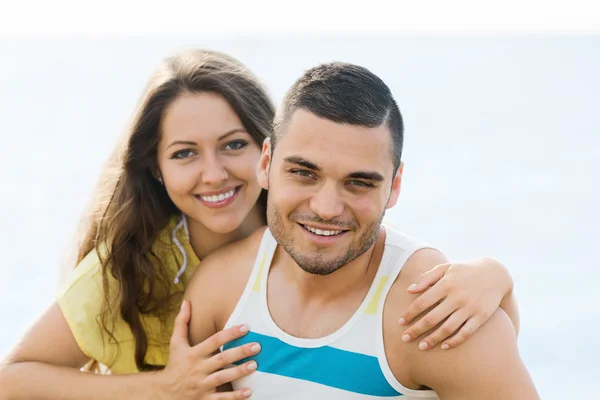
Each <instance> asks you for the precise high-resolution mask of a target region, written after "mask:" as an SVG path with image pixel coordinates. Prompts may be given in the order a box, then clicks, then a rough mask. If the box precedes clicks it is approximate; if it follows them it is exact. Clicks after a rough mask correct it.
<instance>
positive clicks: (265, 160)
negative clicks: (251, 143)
mask: <svg viewBox="0 0 600 400" xmlns="http://www.w3.org/2000/svg"><path fill="white" fill-rule="evenodd" d="M271 150H272V148H271V139H270V138H266V139H265V141H264V142H263V147H262V153H261V154H260V161H259V162H258V167H257V168H256V176H257V178H258V184H259V185H260V187H262V188H263V189H265V190H269V168H270V166H271Z"/></svg>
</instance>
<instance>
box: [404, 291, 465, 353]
mask: <svg viewBox="0 0 600 400" xmlns="http://www.w3.org/2000/svg"><path fill="white" fill-rule="evenodd" d="M454 311H456V308H454V307H452V306H451V305H450V304H449V302H448V301H443V302H441V303H440V304H438V305H437V306H436V307H434V308H433V309H432V310H430V311H429V312H428V313H427V314H425V315H424V316H423V318H421V319H420V320H418V321H417V322H415V324H414V325H413V326H411V327H409V328H408V329H406V330H405V331H404V332H403V333H402V341H404V342H410V341H412V340H415V339H416V338H418V337H419V336H421V335H423V334H425V333H427V332H429V331H430V330H431V329H433V328H434V327H435V326H437V325H438V324H440V323H441V322H442V321H443V320H444V319H446V318H448V316H450V315H451V314H452V313H453V312H454ZM463 322H464V321H463ZM455 330H456V329H455ZM452 332H454V331H452ZM452 332H450V333H452ZM446 337H447V336H446ZM446 337H444V339H445V338H446ZM426 348H427V347H426ZM423 350H424V349H423Z"/></svg>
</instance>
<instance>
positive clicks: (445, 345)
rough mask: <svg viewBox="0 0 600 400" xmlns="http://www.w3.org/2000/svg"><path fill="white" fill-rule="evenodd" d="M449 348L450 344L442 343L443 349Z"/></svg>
mask: <svg viewBox="0 0 600 400" xmlns="http://www.w3.org/2000/svg"><path fill="white" fill-rule="evenodd" d="M449 348H450V346H448V345H447V344H446V343H444V344H443V345H442V350H448V349H449Z"/></svg>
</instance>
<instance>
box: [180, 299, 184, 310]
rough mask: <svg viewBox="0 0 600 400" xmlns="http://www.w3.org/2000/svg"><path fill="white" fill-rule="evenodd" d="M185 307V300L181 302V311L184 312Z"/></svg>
mask: <svg viewBox="0 0 600 400" xmlns="http://www.w3.org/2000/svg"><path fill="white" fill-rule="evenodd" d="M184 305H185V300H184V301H182V302H181V309H182V310H183V306H184Z"/></svg>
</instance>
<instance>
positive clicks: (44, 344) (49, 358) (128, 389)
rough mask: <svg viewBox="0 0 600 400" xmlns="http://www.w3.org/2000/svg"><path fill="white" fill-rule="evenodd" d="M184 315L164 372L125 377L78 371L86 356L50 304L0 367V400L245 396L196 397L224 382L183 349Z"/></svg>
mask: <svg viewBox="0 0 600 400" xmlns="http://www.w3.org/2000/svg"><path fill="white" fill-rule="evenodd" d="M189 316H190V311H189V306H185V307H183V308H182V312H180V314H179V315H178V317H177V321H176V323H175V324H176V326H175V330H174V332H173V337H172V339H171V355H172V357H171V358H170V360H169V365H168V366H167V367H166V368H165V370H163V371H156V372H144V373H138V374H130V375H96V374H93V373H86V372H82V371H80V368H81V367H83V366H84V365H85V364H86V363H87V362H88V361H89V357H87V356H86V355H85V354H84V353H83V352H82V351H81V349H80V348H79V347H78V345H77V342H76V340H75V338H74V336H73V334H72V332H71V330H70V328H69V326H68V324H67V321H66V320H65V318H64V316H63V314H62V312H61V309H60V307H59V306H58V305H57V304H56V303H54V304H52V305H51V306H50V308H49V309H48V310H47V311H46V313H45V314H44V315H43V316H42V317H41V318H40V319H39V320H38V321H37V322H36V323H35V324H34V325H33V327H32V328H31V329H30V330H29V332H27V333H26V334H25V336H24V337H23V338H22V340H21V342H20V343H19V344H18V345H17V346H16V347H15V349H14V350H13V351H12V352H11V353H10V354H9V355H8V357H7V358H6V359H5V360H4V361H3V362H2V364H1V365H0V400H8V399H10V400H12V399H27V400H36V399H49V398H60V399H64V400H70V399H74V400H75V399H77V400H78V399H90V400H104V399H107V400H108V399H111V400H115V399H138V398H139V399H157V400H160V399H171V398H174V397H175V398H178V399H188V398H189V399H195V400H197V399H201V398H207V399H243V398H246V396H244V395H243V393H242V391H241V390H240V391H237V392H230V393H215V394H212V395H208V396H206V397H202V396H203V395H204V394H206V393H207V392H208V391H209V390H214V388H215V387H216V386H218V385H221V384H223V383H225V382H221V381H220V380H219V379H215V375H216V377H217V378H221V379H224V378H223V374H220V375H217V374H218V371H219V370H220V369H221V368H222V367H223V366H224V365H218V364H215V363H214V362H213V363H212V364H211V365H208V362H209V361H210V359H207V358H206V357H204V356H203V355H202V354H200V353H199V352H198V351H197V350H195V349H196V348H195V347H190V346H189V344H188V342H187V324H188V321H189ZM242 335H243V333H241V332H240V330H239V329H234V328H232V329H229V330H224V331H221V332H219V333H217V334H215V335H214V336H213V337H211V338H209V339H208V340H207V342H209V341H210V345H211V346H221V345H223V344H225V343H227V342H229V341H230V340H233V339H235V338H237V337H240V336H242ZM205 346H206V345H205ZM209 347H210V346H209ZM236 349H237V348H236ZM236 349H231V350H232V351H233V350H236ZM245 350H247V349H244V351H245ZM241 353H242V352H240V351H239V350H238V353H237V354H236V355H237V356H240V357H241V358H244V357H246V356H247V355H249V354H241ZM235 361H237V359H236V360H235ZM192 366H195V368H192ZM203 366H204V368H203ZM234 370H235V369H234ZM215 371H216V373H215ZM250 372H251V371H248V370H246V369H242V368H238V369H237V370H235V371H228V375H227V376H226V377H225V378H227V379H230V378H231V379H238V378H240V377H242V376H244V375H247V374H248V373H250ZM211 385H212V386H211Z"/></svg>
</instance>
